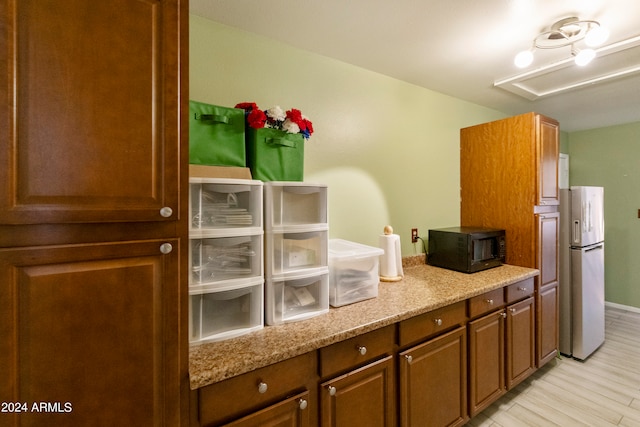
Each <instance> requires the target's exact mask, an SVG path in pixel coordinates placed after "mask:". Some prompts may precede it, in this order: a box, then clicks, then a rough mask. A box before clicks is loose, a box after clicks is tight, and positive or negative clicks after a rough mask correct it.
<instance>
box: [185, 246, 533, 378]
mask: <svg viewBox="0 0 640 427" xmlns="http://www.w3.org/2000/svg"><path fill="white" fill-rule="evenodd" d="M403 266H404V273H405V277H404V279H403V280H402V281H399V282H380V285H379V288H378V297H377V298H373V299H369V300H365V301H360V302H357V303H354V304H351V305H347V306H343V307H339V308H331V309H330V310H329V312H328V313H327V314H322V315H319V316H317V317H314V318H311V319H307V320H303V321H299V322H292V323H285V324H282V325H277V326H265V327H264V328H263V329H261V330H258V331H255V332H251V333H249V334H246V335H243V336H240V337H236V338H232V339H228V340H224V341H217V342H211V343H202V344H196V345H192V346H191V347H190V349H189V377H190V385H191V389H192V390H195V389H198V388H200V387H204V386H206V385H209V384H212V383H215V382H218V381H221V380H224V379H227V378H231V377H234V376H236V375H240V374H243V373H246V372H249V371H252V370H254V369H258V368H261V367H264V366H267V365H271V364H273V363H277V362H281V361H283V360H286V359H289V358H292V357H295V356H298V355H301V354H304V353H307V352H309V351H313V350H317V349H319V348H321V347H324V346H327V345H330V344H333V343H336V342H339V341H343V340H345V339H348V338H352V337H354V336H357V335H360V334H363V333H366V332H370V331H372V330H375V329H378V328H382V327H384V326H387V325H391V324H393V323H396V322H399V321H402V320H405V319H409V318H411V317H414V316H417V315H420V314H423V313H426V312H429V311H432V310H435V309H437V308H440V307H444V306H446V305H449V304H453V303H455V302H458V301H462V300H466V299H468V298H471V297H473V296H476V295H479V294H482V293H484V292H487V291H490V290H493V289H497V288H501V287H504V286H507V285H510V284H512V283H515V282H518V281H521V280H524V279H527V278H530V277H534V276H537V275H538V270H534V269H531V268H524V267H516V266H512V265H502V266H500V267H496V268H492V269H490V270H485V271H481V272H478V273H474V274H465V273H458V272H455V271H451V270H446V269H442V268H438V267H433V266H430V265H426V264H424V255H422V256H414V257H407V258H404V259H403Z"/></svg>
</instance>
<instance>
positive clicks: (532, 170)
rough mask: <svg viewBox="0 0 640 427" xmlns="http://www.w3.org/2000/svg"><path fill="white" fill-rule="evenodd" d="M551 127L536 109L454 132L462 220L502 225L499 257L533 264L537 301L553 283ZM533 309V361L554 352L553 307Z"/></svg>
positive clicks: (554, 159) (554, 144) (554, 153)
mask: <svg viewBox="0 0 640 427" xmlns="http://www.w3.org/2000/svg"><path fill="white" fill-rule="evenodd" d="M558 132H559V126H558V122H556V121H555V120H553V119H551V118H548V117H545V116H542V115H540V114H535V113H527V114H523V115H519V116H515V117H510V118H507V119H503V120H497V121H495V122H490V123H485V124H481V125H477V126H472V127H468V128H464V129H462V130H461V131H460V186H461V192H460V195H461V204H460V221H461V225H463V226H484V227H493V228H502V229H505V230H506V262H507V263H508V264H513V265H519V266H523V267H530V268H537V269H539V270H540V276H539V280H538V282H537V283H536V293H537V298H536V304H539V303H540V298H541V296H540V295H541V291H542V289H543V287H545V288H546V286H550V284H551V283H557V275H558V246H557V242H558V228H557V215H558V204H559V198H558V196H559V191H558V150H559V149H558ZM554 222H555V224H553V223H554ZM554 281H555V282H554ZM556 295H557V293H556ZM547 296H548V298H551V295H547ZM547 305H548V306H551V305H554V306H555V305H557V301H556V302H555V303H552V302H549V301H547ZM536 312H537V313H538V317H537V318H536V336H537V343H536V345H537V348H538V356H537V365H538V367H540V366H542V365H544V364H545V363H546V362H548V361H549V360H551V359H552V358H553V357H554V355H555V354H556V352H557V337H558V328H559V326H558V316H557V312H554V311H552V310H549V309H547V310H541V309H539V308H538V309H537V310H536ZM541 316H544V317H541ZM552 342H556V344H555V345H553V344H551V343H552Z"/></svg>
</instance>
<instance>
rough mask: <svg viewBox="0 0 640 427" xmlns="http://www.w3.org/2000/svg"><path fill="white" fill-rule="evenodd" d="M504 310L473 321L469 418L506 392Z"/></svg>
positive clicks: (470, 350)
mask: <svg viewBox="0 0 640 427" xmlns="http://www.w3.org/2000/svg"><path fill="white" fill-rule="evenodd" d="M505 317H506V313H505V311H504V310H500V311H496V312H493V313H491V314H488V315H486V316H484V317H481V318H479V319H477V320H474V321H472V322H469V324H468V325H467V327H468V328H469V361H470V363H469V415H471V417H473V416H475V415H476V414H478V413H479V412H480V411H482V410H483V409H485V408H486V407H487V406H489V405H490V404H491V403H493V402H494V401H495V400H496V399H498V397H500V396H502V395H503V394H504V393H506V389H505V381H504V377H505V367H504V359H505V351H504V321H505V319H504V318H505Z"/></svg>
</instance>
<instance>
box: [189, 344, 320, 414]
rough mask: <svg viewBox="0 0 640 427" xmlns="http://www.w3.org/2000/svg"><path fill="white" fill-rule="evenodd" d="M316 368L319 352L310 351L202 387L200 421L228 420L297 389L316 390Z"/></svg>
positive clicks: (275, 400)
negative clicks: (317, 353)
mask: <svg viewBox="0 0 640 427" xmlns="http://www.w3.org/2000/svg"><path fill="white" fill-rule="evenodd" d="M316 369H317V367H316V353H315V352H309V353H306V354H303V355H301V356H297V357H294V358H292V359H288V360H285V361H282V362H279V363H276V364H273V365H270V366H266V367H264V368H260V369H257V370H255V371H252V372H248V373H246V374H243V375H240V376H237V377H234V378H230V379H228V380H224V381H221V382H218V383H215V384H212V385H210V386H206V387H203V388H201V389H199V390H198V400H199V408H198V412H199V418H200V423H201V425H203V426H206V425H209V424H216V425H218V424H220V423H224V422H229V421H231V420H233V419H236V418H238V417H240V416H244V415H246V414H248V413H249V412H253V411H255V410H258V409H262V408H263V407H264V406H265V405H270V404H273V403H275V402H277V401H278V400H281V399H283V398H285V397H287V396H289V395H291V394H292V393H294V392H299V391H303V390H314V389H315V387H316V384H317V380H318V378H317V374H316ZM261 384H264V385H262V387H261ZM265 385H266V389H265Z"/></svg>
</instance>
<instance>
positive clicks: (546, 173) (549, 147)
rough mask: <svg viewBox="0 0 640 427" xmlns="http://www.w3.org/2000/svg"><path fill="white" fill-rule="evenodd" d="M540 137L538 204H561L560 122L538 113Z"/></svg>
mask: <svg viewBox="0 0 640 427" xmlns="http://www.w3.org/2000/svg"><path fill="white" fill-rule="evenodd" d="M536 129H537V138H538V144H537V145H538V150H539V151H538V155H539V158H538V162H539V163H538V195H537V196H538V204H539V205H558V204H560V199H559V192H558V162H559V156H560V152H559V146H558V144H559V141H558V132H559V126H558V122H556V121H555V120H553V119H550V118H548V117H544V116H541V115H536Z"/></svg>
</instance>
